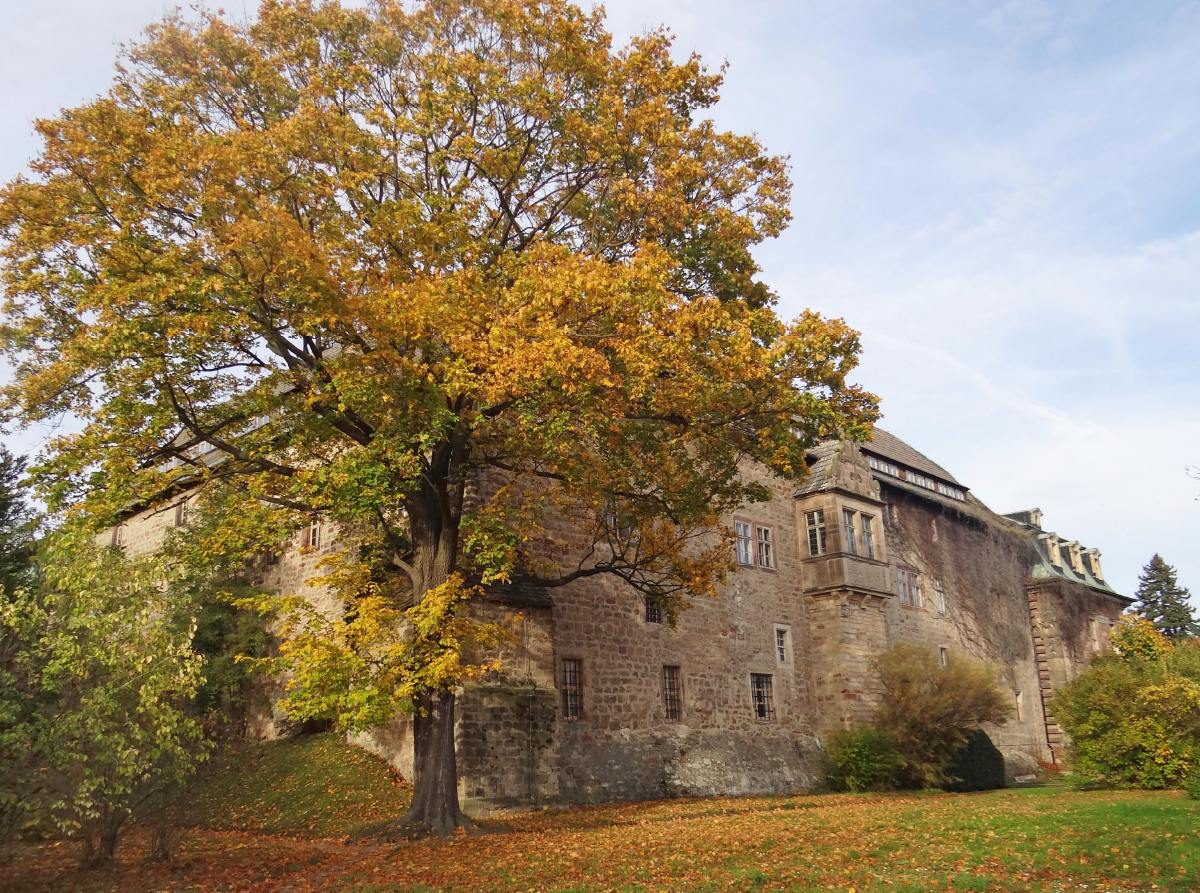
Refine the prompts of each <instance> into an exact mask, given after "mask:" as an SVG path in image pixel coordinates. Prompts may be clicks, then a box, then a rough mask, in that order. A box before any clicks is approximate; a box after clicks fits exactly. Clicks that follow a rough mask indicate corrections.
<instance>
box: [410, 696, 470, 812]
mask: <svg viewBox="0 0 1200 893" xmlns="http://www.w3.org/2000/svg"><path fill="white" fill-rule="evenodd" d="M415 705H416V707H417V713H416V715H415V716H414V717H413V800H412V806H410V807H409V810H408V812H407V813H406V814H405V816H404V818H403V819H402V823H403V824H405V825H410V826H413V827H416V828H419V829H421V830H422V831H426V832H428V833H430V834H446V833H448V832H450V831H453V830H455V829H456V828H470V827H472V825H471V820H470V819H468V818H467V817H466V816H465V815H464V814H463V811H462V810H461V809H459V806H458V766H457V761H456V758H455V753H454V691H453V690H452V689H445V688H442V689H437V690H436V691H431V692H428V693H426V694H423V695H420V696H419V697H418V698H417V699H416V704H415Z"/></svg>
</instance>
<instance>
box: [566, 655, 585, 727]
mask: <svg viewBox="0 0 1200 893" xmlns="http://www.w3.org/2000/svg"><path fill="white" fill-rule="evenodd" d="M580 664H581V661H577V660H564V661H563V662H562V697H563V716H564V717H565V718H566V719H579V713H580V707H581V703H580V702H581V698H580V676H581V675H582V674H581V672H580V669H581V668H580Z"/></svg>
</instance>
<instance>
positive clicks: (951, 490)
mask: <svg viewBox="0 0 1200 893" xmlns="http://www.w3.org/2000/svg"><path fill="white" fill-rule="evenodd" d="M937 491H938V492H939V493H941V494H942V495H943V496H949V497H950V498H951V499H957V500H958V501H959V502H965V501H966V499H967V494H966V493H964V492H963V491H962V490H960V489H958V487H951V486H950V485H949V484H943V483H942V482H941V481H938V482H937Z"/></svg>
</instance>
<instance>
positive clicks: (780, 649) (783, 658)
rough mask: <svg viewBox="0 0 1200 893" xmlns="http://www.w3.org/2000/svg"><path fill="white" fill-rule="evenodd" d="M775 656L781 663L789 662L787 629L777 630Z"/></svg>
mask: <svg viewBox="0 0 1200 893" xmlns="http://www.w3.org/2000/svg"><path fill="white" fill-rule="evenodd" d="M775 656H776V657H777V658H778V659H779V662H780V663H781V664H786V663H787V630H786V629H777V630H775Z"/></svg>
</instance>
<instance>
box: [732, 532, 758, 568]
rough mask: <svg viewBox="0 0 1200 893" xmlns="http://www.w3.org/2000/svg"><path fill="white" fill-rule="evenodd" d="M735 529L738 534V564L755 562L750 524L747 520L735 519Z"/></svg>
mask: <svg viewBox="0 0 1200 893" xmlns="http://www.w3.org/2000/svg"><path fill="white" fill-rule="evenodd" d="M733 530H734V532H735V533H736V534H737V562H738V564H746V565H752V564H754V546H753V542H752V541H751V539H750V525H749V524H748V523H746V522H745V521H734V522H733Z"/></svg>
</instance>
